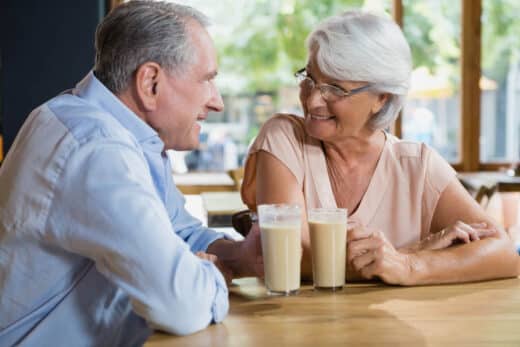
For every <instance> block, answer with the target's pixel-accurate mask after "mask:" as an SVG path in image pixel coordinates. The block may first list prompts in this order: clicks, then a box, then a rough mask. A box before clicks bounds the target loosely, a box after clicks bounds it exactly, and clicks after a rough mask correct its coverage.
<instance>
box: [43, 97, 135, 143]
mask: <svg viewBox="0 0 520 347" xmlns="http://www.w3.org/2000/svg"><path fill="white" fill-rule="evenodd" d="M42 109H43V110H44V111H48V112H50V113H51V114H52V115H53V116H54V117H56V119H57V120H58V121H59V122H60V123H61V124H62V125H63V126H64V127H65V128H66V130H67V132H69V133H70V134H71V135H72V136H73V137H74V138H75V140H76V141H77V142H78V143H84V142H88V141H93V140H95V139H109V138H114V139H115V138H117V139H118V140H122V141H125V142H126V141H129V142H132V143H135V139H134V138H133V136H132V135H131V133H130V132H129V131H128V130H127V129H126V128H125V127H124V126H123V125H122V124H121V123H119V122H118V121H117V119H116V118H114V117H113V116H112V115H111V114H110V113H108V112H107V111H105V110H103V109H102V108H101V107H99V106H97V105H95V104H91V103H88V102H87V101H85V100H84V99H82V98H79V97H77V96H75V95H72V94H62V95H59V96H57V97H55V98H53V99H51V100H49V101H48V102H47V103H45V104H44V105H42Z"/></svg>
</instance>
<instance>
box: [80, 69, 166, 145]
mask: <svg viewBox="0 0 520 347" xmlns="http://www.w3.org/2000/svg"><path fill="white" fill-rule="evenodd" d="M72 94H74V95H77V96H79V97H80V98H82V99H85V100H86V101H88V102H89V103H91V104H94V105H96V106H98V107H100V108H101V109H103V110H105V111H107V112H108V113H109V114H110V115H112V116H113V117H114V118H115V119H117V121H118V122H119V123H121V125H123V126H124V127H125V128H126V129H128V131H130V132H131V133H132V134H133V135H134V136H135V138H136V139H137V141H139V142H140V143H143V142H153V143H155V144H158V145H161V146H162V147H164V143H163V142H162V141H161V139H160V138H159V135H158V134H157V132H156V131H155V130H154V129H152V128H151V127H150V126H149V125H148V124H146V123H145V122H144V121H143V120H142V119H141V118H139V116H137V114H135V113H134V112H133V111H132V110H130V109H129V108H128V107H127V106H126V105H125V104H123V103H122V102H121V100H119V98H117V97H116V96H115V95H114V94H113V93H112V92H111V91H110V90H109V89H108V88H107V87H105V85H104V84H103V83H101V81H100V80H98V79H97V78H96V76H95V75H94V72H93V71H90V72H89V73H88V75H87V76H85V78H83V80H81V82H79V83H78V84H77V85H76V88H74V90H73V91H72ZM157 141H159V142H157ZM161 149H162V148H161Z"/></svg>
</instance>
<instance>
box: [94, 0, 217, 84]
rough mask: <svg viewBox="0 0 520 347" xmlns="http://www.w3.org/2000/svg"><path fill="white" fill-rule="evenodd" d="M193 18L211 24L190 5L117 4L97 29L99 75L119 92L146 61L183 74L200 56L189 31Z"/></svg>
mask: <svg viewBox="0 0 520 347" xmlns="http://www.w3.org/2000/svg"><path fill="white" fill-rule="evenodd" d="M192 20H194V21H196V22H198V23H199V24H200V25H202V26H203V27H206V26H207V25H208V19H207V17H206V16H205V15H204V14H202V13H201V12H199V11H197V10H195V9H194V8H192V7H189V6H183V5H178V4H173V3H168V2H165V1H143V0H141V1H129V2H127V3H124V4H122V5H120V6H117V7H116V8H114V9H113V10H112V11H111V12H110V13H109V14H108V15H107V16H106V17H105V18H104V19H103V21H102V22H101V23H100V24H99V25H98V27H97V29H96V63H95V67H94V72H95V75H96V77H97V78H98V79H99V80H100V81H101V82H102V83H103V84H104V85H105V86H106V87H107V88H108V89H110V90H111V91H112V92H113V93H114V94H119V93H121V92H122V91H124V90H125V89H126V88H127V87H128V84H129V83H130V80H131V79H132V77H133V75H134V73H135V71H136V70H137V68H138V67H139V66H140V65H142V64H143V63H145V62H148V61H153V62H156V63H157V64H159V65H161V66H162V67H163V68H165V69H167V70H169V71H172V72H174V71H175V72H177V73H181V70H182V68H184V67H186V66H187V63H188V62H190V63H192V62H193V60H194V59H195V58H196V57H195V49H194V47H193V46H192V43H191V42H190V39H189V36H188V34H187V32H186V24H187V23H188V22H190V21H192Z"/></svg>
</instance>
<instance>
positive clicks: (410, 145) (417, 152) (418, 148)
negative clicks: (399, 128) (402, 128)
mask: <svg viewBox="0 0 520 347" xmlns="http://www.w3.org/2000/svg"><path fill="white" fill-rule="evenodd" d="M386 138H387V147H388V149H389V150H390V152H391V154H392V156H393V157H394V158H395V159H397V160H402V159H409V160H414V161H417V163H424V162H425V161H426V160H427V159H428V156H429V155H430V154H431V153H432V151H434V150H433V149H432V148H431V147H429V146H428V145H426V144H425V143H423V142H418V141H412V140H403V139H399V138H398V137H396V136H394V135H392V134H388V133H387V134H386Z"/></svg>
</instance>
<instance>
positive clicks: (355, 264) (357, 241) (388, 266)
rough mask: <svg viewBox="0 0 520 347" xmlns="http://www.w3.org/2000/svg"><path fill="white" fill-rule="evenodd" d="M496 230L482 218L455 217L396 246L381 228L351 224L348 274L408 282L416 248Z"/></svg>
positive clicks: (470, 239) (432, 247)
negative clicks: (470, 220)
mask: <svg viewBox="0 0 520 347" xmlns="http://www.w3.org/2000/svg"><path fill="white" fill-rule="evenodd" d="M497 232H498V231H497V229H496V228H495V227H493V226H491V225H488V224H487V223H485V222H483V223H472V224H466V223H463V222H461V221H458V222H456V223H455V224H453V225H451V226H449V227H447V228H445V229H443V230H441V231H440V232H437V233H434V234H431V235H429V236H428V237H426V238H425V239H423V240H421V241H420V242H418V243H417V244H415V245H413V246H411V247H408V248H403V249H399V250H397V249H396V248H395V247H394V246H393V245H392V244H391V243H390V242H389V241H388V239H387V238H386V237H385V235H384V234H383V233H382V232H381V231H380V230H377V229H373V228H366V227H363V226H360V225H354V226H352V228H351V229H350V230H349V231H348V234H347V235H348V237H347V239H348V242H347V255H348V259H347V268H348V270H349V272H350V276H349V277H354V278H355V277H361V278H362V279H374V278H379V279H381V280H382V281H384V282H385V283H388V284H400V285H409V284H412V283H411V282H410V279H411V272H412V271H413V268H414V262H415V256H416V254H417V253H418V252H420V251H424V250H439V249H444V248H448V247H450V246H453V245H456V244H459V243H470V242H474V241H477V240H480V239H482V238H486V237H489V236H493V235H495V234H496V233H497Z"/></svg>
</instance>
